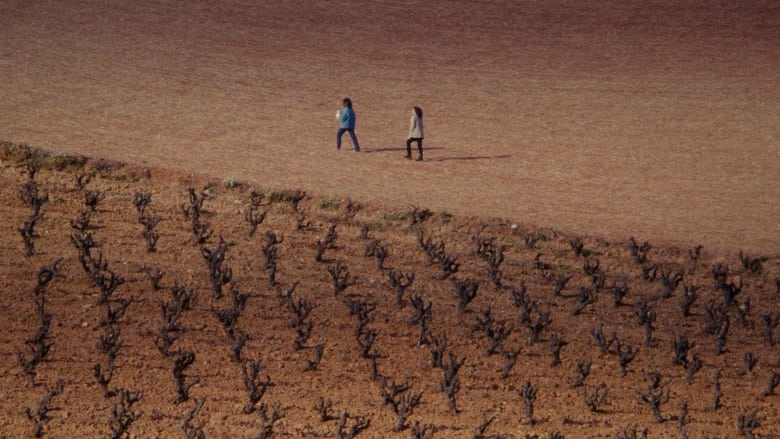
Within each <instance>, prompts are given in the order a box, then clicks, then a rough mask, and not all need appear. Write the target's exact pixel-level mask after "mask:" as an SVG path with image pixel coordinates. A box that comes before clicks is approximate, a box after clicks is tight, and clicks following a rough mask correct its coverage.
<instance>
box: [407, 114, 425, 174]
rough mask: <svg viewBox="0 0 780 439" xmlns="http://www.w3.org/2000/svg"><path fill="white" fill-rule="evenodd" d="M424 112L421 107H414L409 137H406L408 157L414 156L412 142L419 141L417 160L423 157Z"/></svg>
mask: <svg viewBox="0 0 780 439" xmlns="http://www.w3.org/2000/svg"><path fill="white" fill-rule="evenodd" d="M423 137H425V136H424V134H423V112H422V109H421V108H420V107H414V109H413V111H412V118H411V120H410V127H409V137H408V138H407V139H406V158H407V159H411V158H412V142H417V152H418V153H419V155H418V156H417V160H418V161H421V160H422V159H423V149H422V141H423Z"/></svg>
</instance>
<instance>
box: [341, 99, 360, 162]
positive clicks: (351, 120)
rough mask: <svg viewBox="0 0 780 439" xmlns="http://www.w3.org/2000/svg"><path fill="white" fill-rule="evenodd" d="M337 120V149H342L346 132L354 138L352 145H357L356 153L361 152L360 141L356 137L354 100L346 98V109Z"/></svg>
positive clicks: (342, 110)
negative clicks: (342, 139)
mask: <svg viewBox="0 0 780 439" xmlns="http://www.w3.org/2000/svg"><path fill="white" fill-rule="evenodd" d="M336 118H337V119H338V120H339V131H338V133H336V149H341V136H342V135H343V134H344V131H348V132H349V136H350V137H351V138H352V144H353V145H355V152H360V145H358V139H357V137H356V136H355V110H353V109H352V100H351V99H350V98H344V108H342V109H341V111H339V112H338V113H337V114H336Z"/></svg>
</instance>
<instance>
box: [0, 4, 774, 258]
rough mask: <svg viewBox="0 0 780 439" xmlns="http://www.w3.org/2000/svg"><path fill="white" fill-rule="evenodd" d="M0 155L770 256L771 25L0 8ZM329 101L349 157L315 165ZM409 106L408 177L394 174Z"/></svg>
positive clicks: (708, 19) (374, 8) (328, 9)
mask: <svg viewBox="0 0 780 439" xmlns="http://www.w3.org/2000/svg"><path fill="white" fill-rule="evenodd" d="M0 40H2V41H3V44H2V47H1V48H0V66H2V67H0V68H1V69H2V72H3V80H2V81H0V94H1V95H2V96H3V99H2V100H0V122H1V123H0V139H4V140H9V141H13V142H17V143H29V144H30V145H34V146H39V147H44V148H47V149H50V150H60V151H63V152H65V153H78V154H84V155H87V156H90V157H105V158H112V159H119V160H122V161H125V162H129V163H135V164H147V165H154V166H157V165H160V164H165V165H166V166H168V167H171V168H175V169H178V170H180V171H185V172H204V171H208V172H209V173H211V174H212V175H215V176H220V177H233V178H236V179H239V180H244V181H247V182H250V183H253V184H257V185H259V186H262V187H277V188H289V187H302V188H308V189H310V190H312V191H316V192H318V193H320V194H322V195H324V196H334V197H341V198H343V197H347V196H350V197H353V198H355V199H361V200H364V201H372V200H376V201H381V202H386V203H393V204H395V205H400V206H407V205H409V204H417V205H420V206H427V207H428V208H430V209H434V210H436V211H443V210H444V211H448V212H451V213H458V214H464V215H480V216H486V217H504V218H515V219H516V220H517V221H523V222H528V223H532V224H539V225H542V226H545V227H556V228H558V229H561V230H568V231H571V232H573V233H578V234H589V235H599V236H603V237H605V238H607V239H612V240H622V239H626V238H627V237H628V236H630V235H635V236H640V237H643V238H644V239H650V238H652V239H653V241H656V242H664V243H669V244H673V245H686V246H687V245H691V244H693V243H701V244H703V245H705V246H706V247H707V248H711V249H713V250H733V251H736V250H739V249H744V250H746V251H754V252H763V253H766V252H776V251H777V249H778V247H779V245H778V244H780V225H779V223H778V221H776V218H778V217H779V216H780V210H779V209H780V203H777V200H778V199H780V189H778V188H780V185H778V184H777V183H778V180H780V173H779V172H778V169H779V168H778V163H780V149H778V148H777V145H778V141H779V140H780V132H779V131H778V130H779V129H780V128H778V124H777V121H778V120H780V107H778V105H777V103H778V102H780V91H779V90H780V89H779V88H778V87H777V84H778V83H780V65H779V64H780V48H779V47H778V45H777V41H778V40H780V7H779V6H778V5H777V4H776V3H775V2H771V1H759V2H750V4H746V3H745V2H741V1H732V2H709V1H696V2H674V1H670V2H660V3H653V4H641V5H639V4H637V3H636V2H631V1H610V2H599V3H598V4H592V3H590V2H587V3H586V2H574V3H572V2H515V1H491V2H473V1H470V0H452V1H446V2H435V3H428V4H425V5H419V4H418V5H411V4H396V3H394V2H382V3H378V4H372V5H370V6H367V5H365V4H363V3H362V2H357V1H337V2H327V3H320V4H314V5H313V4H311V2H308V1H286V2H263V3H262V4H257V3H256V2H246V1H243V2H242V1H225V2H220V4H219V5H214V4H213V3H211V2H197V1H196V2H187V3H186V5H185V4H167V3H160V2H151V1H148V2H147V1H139V2H130V3H118V2H112V3H105V2H96V1H73V2H67V3H63V2H56V1H52V2H35V3H33V4H29V3H28V2H23V1H6V2H3V3H2V5H0ZM344 96H350V97H351V98H352V99H353V101H354V102H355V109H356V111H357V114H358V127H357V133H358V136H359V138H360V141H361V143H362V146H363V150H364V152H366V153H367V154H360V155H355V154H352V153H351V152H350V150H349V148H347V149H346V150H342V151H341V152H336V151H335V148H334V143H335V140H334V136H335V131H336V126H335V120H334V118H333V115H334V113H335V112H336V110H338V109H339V108H340V103H341V99H342V98H343V97H344ZM413 105H419V106H421V107H422V108H423V109H424V111H425V121H426V128H427V130H426V140H425V144H426V146H427V153H426V159H427V160H426V161H425V162H423V163H410V162H407V161H405V160H403V159H402V155H403V154H404V153H403V152H402V148H403V147H404V145H403V144H404V140H405V138H406V134H407V129H408V121H409V115H410V114H411V107H412V106H413Z"/></svg>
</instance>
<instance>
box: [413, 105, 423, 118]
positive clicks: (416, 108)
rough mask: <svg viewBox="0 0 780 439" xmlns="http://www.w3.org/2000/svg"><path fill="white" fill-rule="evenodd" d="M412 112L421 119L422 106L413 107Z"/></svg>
mask: <svg viewBox="0 0 780 439" xmlns="http://www.w3.org/2000/svg"><path fill="white" fill-rule="evenodd" d="M414 114H416V115H417V117H419V118H420V119H422V108H420V107H414Z"/></svg>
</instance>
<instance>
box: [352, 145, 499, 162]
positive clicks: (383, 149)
mask: <svg viewBox="0 0 780 439" xmlns="http://www.w3.org/2000/svg"><path fill="white" fill-rule="evenodd" d="M443 149H445V148H444V147H442V146H426V147H424V148H423V152H424V153H425V152H428V151H437V150H443ZM363 151H365V153H366V154H373V153H386V152H400V153H405V152H406V148H404V147H401V148H398V147H391V146H380V147H379V148H363ZM416 153H417V148H416V145H412V154H413V155H414V154H416ZM510 157H512V156H511V155H509V154H501V155H492V156H488V155H482V156H456V157H447V156H443V157H430V156H429V158H426V159H425V160H426V161H429V162H446V161H450V160H496V159H508V158H510Z"/></svg>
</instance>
